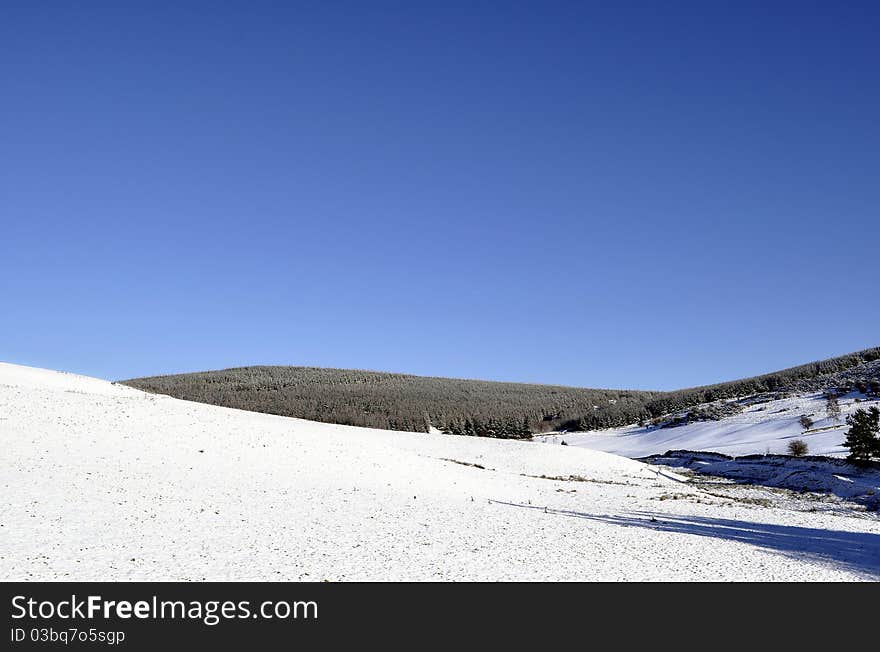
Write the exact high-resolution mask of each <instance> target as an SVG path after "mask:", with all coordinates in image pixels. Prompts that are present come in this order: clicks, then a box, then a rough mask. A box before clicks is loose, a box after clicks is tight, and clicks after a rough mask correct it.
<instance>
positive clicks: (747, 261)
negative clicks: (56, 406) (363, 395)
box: [0, 1, 880, 389]
mask: <svg viewBox="0 0 880 652" xmlns="http://www.w3.org/2000/svg"><path fill="white" fill-rule="evenodd" d="M611 5H614V6H613V7H612V6H611ZM878 7H880V5H878V4H877V3H874V2H863V3H851V2H824V3H810V2H793V3H772V2H770V3H767V2H756V3H748V2H736V3H720V2H719V3H716V2H694V3H659V2H644V3H626V2H623V3H607V2H606V3H587V2H572V3H553V2H544V1H541V2H531V3H520V2H462V3H457V2H442V3H436V4H434V5H433V6H431V5H429V4H428V3H422V2H418V3H384V2H351V3H342V2H315V3H303V4H300V3H294V2H291V3H261V2H239V3H214V2H212V3H207V2H206V3H194V2H173V3H171V2H168V3H162V2H157V1H152V2H144V3H140V4H138V3H133V2H125V3H115V2H114V3H111V2H106V3H99V2H85V3H67V2H21V3H4V4H3V7H2V9H0V93H2V102H0V276H2V280H0V292H2V297H0V360H5V361H8V362H15V363H20V364H28V365H36V366H44V367H50V368H55V369H65V370H70V371H76V372H80V373H86V374H91V375H97V376H101V377H106V378H114V379H118V378H128V377H132V376H139V375H149V374H158V373H171V372H182V371H195V370H203V369H211V368H221V367H227V366H233V365H244V364H255V363H262V364H302V365H316V366H334V367H358V368H369V369H379V370H389V371H403V372H410V373H417V374H426V375H441V376H457V377H471V378H474V377H476V378H487V379H499V380H521V381H536V382H548V383H561V384H572V385H582V386H609V387H639V388H659V389H666V388H675V387H680V386H690V385H696V384H703V383H709V382H713V381H719V380H725V379H731V378H735V377H740V376H745V375H752V374H755V373H758V372H763V371H769V370H772V369H775V368H780V367H784V366H789V365H792V364H798V363H801V362H806V361H810V360H814V359H818V358H823V357H828V356H831V355H835V354H840V353H845V352H849V351H852V350H857V349H861V348H866V347H869V346H876V345H878V344H880V332H878V328H877V326H878V322H880V302H878V300H877V299H878V287H877V283H878V278H880V275H878V272H880V262H878V258H880V257H878V236H880V226H878V206H880V39H878V36H877V35H878V33H880V9H878Z"/></svg>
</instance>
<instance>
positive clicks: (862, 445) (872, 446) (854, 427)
mask: <svg viewBox="0 0 880 652" xmlns="http://www.w3.org/2000/svg"><path fill="white" fill-rule="evenodd" d="M846 423H847V425H849V427H850V428H849V430H848V431H847V432H846V441H845V442H843V445H844V446H846V447H847V448H848V449H849V457H847V459H848V460H850V461H851V462H867V461H868V460H870V459H871V458H872V457H880V409H877V408H876V407H872V408H870V409H868V410H864V409H859V410H856V411H855V412H854V413H853V414H851V415H850V416H848V417H847V418H846Z"/></svg>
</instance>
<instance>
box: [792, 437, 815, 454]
mask: <svg viewBox="0 0 880 652" xmlns="http://www.w3.org/2000/svg"><path fill="white" fill-rule="evenodd" d="M809 451H810V447H809V446H807V442H805V441H804V440H803V439H795V440H792V441H790V442H788V454H789V455H791V456H793V457H803V456H804V455H806V454H807V453H808V452H809Z"/></svg>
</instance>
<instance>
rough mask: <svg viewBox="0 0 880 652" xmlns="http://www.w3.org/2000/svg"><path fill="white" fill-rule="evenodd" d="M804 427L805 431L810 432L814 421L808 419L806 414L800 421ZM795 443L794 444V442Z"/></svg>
mask: <svg viewBox="0 0 880 652" xmlns="http://www.w3.org/2000/svg"><path fill="white" fill-rule="evenodd" d="M798 421H799V422H800V424H801V426H802V427H803V429H804V430H809V429H810V428H812V427H813V420H812V419H811V418H810V417H808V416H807V415H806V414H802V415H801V418H800V419H799V420H798ZM792 443H794V442H792Z"/></svg>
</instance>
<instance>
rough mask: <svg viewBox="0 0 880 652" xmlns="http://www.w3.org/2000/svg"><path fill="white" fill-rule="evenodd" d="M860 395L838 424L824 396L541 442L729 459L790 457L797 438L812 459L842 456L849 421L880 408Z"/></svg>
mask: <svg viewBox="0 0 880 652" xmlns="http://www.w3.org/2000/svg"><path fill="white" fill-rule="evenodd" d="M856 398H857V395H855V394H853V395H849V396H847V397H844V398H841V399H840V407H841V411H842V414H841V416H840V419H839V420H838V421H834V420H832V419H829V418H828V417H827V416H826V414H825V399H824V398H823V397H822V394H821V393H811V394H804V395H799V396H793V397H790V398H784V399H779V400H775V401H770V402H768V403H763V404H760V405H749V406H746V408H745V410H744V411H743V412H741V413H740V414H735V415H733V416H730V417H726V418H724V419H722V420H721V421H702V422H697V423H690V424H687V425H684V426H677V427H675V428H651V427H640V426H627V427H624V428H612V429H609V430H596V431H590V432H571V433H564V434H550V435H545V436H542V437H537V438H536V439H538V440H540V441H543V442H545V443H556V444H559V443H562V441H565V443H566V444H568V445H569V446H576V447H583V448H589V449H592V450H598V451H605V452H609V453H615V454H617V455H624V456H626V457H632V458H642V457H648V456H649V455H659V454H662V453H665V452H667V451H670V450H692V451H714V452H717V453H724V454H726V455H732V456H737V455H763V454H766V453H773V454H784V453H785V452H786V447H787V446H788V443H789V442H790V441H791V440H793V439H803V440H804V441H805V442H807V445H808V446H809V453H810V455H828V456H832V457H842V456H845V455H846V454H847V452H848V451H847V450H846V449H845V448H844V447H843V446H842V445H841V444H842V443H843V440H844V439H845V435H844V433H845V432H846V430H847V425H846V423H845V421H846V416H847V415H848V414H849V413H851V412H853V411H855V410H856V409H857V408H859V407H866V406H867V405H877V404H878V403H877V402H876V401H871V402H860V403H857V402H856ZM803 414H806V415H808V416H810V418H812V419H813V421H814V425H813V427H812V428H811V429H810V430H809V431H804V428H803V427H802V426H801V425H800V423H799V419H800V416H801V415H803Z"/></svg>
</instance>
